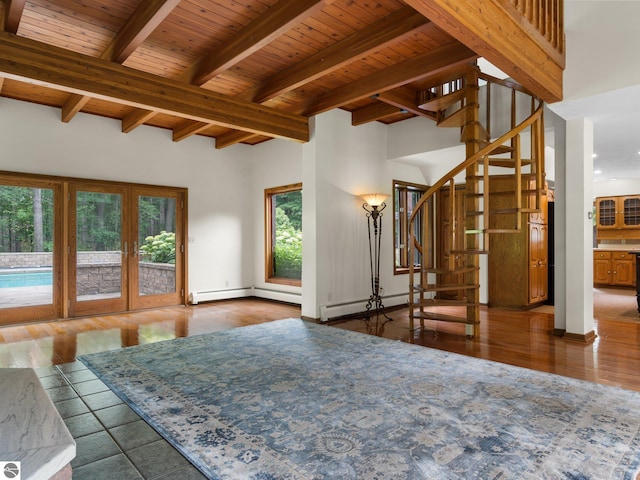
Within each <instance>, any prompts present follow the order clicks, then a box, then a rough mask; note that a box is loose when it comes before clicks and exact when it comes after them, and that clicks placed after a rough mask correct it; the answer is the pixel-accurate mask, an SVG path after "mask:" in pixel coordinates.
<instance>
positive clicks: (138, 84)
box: [0, 32, 309, 142]
mask: <svg viewBox="0 0 640 480" xmlns="http://www.w3.org/2000/svg"><path fill="white" fill-rule="evenodd" d="M0 74H5V75H6V76H7V77H8V78H15V79H17V80H21V81H25V80H26V81H35V82H37V83H40V84H43V85H45V86H51V87H54V88H57V89H62V90H66V91H69V92H72V93H78V94H81V95H90V96H95V97H97V98H102V99H106V100H110V101H115V102H118V103H121V104H125V105H131V106H134V107H139V108H143V109H149V110H154V111H159V112H163V113H168V114H170V115H176V116H179V117H182V118H185V119H191V120H197V121H201V122H205V123H211V124H215V125H221V126H224V127H228V128H235V129H238V130H245V131H249V132H252V133H259V134H262V135H267V136H274V137H281V138H288V139H291V140H296V141H301V142H305V141H308V140H309V124H308V120H307V119H306V118H304V117H302V116H299V115H294V114H290V113H286V112H282V111H279V110H276V109H273V108H269V107H265V106H263V105H257V104H255V103H252V102H247V101H244V100H239V99H235V98H232V97H228V96H226V95H221V94H218V93H215V92H212V91H209V90H204V89H202V88H199V87H195V86H191V85H186V84H183V83H180V82H177V81H175V80H171V79H167V78H163V77H159V76H157V75H152V74H149V73H146V72H141V71H138V70H134V69H131V68H127V67H124V66H122V65H118V64H115V63H112V62H108V61H105V60H102V59H98V58H94V57H88V56H86V55H82V54H79V53H76V52H72V51H70V50H66V49H63V48H59V47H54V46H50V45H46V44H43V43H41V42H37V41H34V40H30V39H27V38H23V37H18V36H16V35H13V34H9V33H5V32H0Z"/></svg>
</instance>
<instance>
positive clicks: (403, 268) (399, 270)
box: [392, 180, 433, 275]
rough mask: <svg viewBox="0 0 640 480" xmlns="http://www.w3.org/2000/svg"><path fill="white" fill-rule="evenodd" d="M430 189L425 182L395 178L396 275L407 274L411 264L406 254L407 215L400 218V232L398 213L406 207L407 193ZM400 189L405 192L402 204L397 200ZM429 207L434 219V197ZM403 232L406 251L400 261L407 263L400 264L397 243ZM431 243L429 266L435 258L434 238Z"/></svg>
mask: <svg viewBox="0 0 640 480" xmlns="http://www.w3.org/2000/svg"><path fill="white" fill-rule="evenodd" d="M428 189H429V186H428V185H423V184H420V183H412V182H405V181H402V180H393V183H392V191H393V274H394V275H405V274H408V273H409V265H408V262H407V259H406V256H407V255H408V253H407V252H408V248H407V246H408V244H409V231H408V225H407V223H408V221H407V218H406V216H400V218H399V220H400V230H401V231H400V232H398V231H397V227H396V225H397V223H398V222H396V215H399V214H400V211H399V209H400V208H406V202H407V197H406V194H407V193H408V192H416V191H419V192H423V194H424V193H425V192H426V191H427V190H428ZM398 191H402V192H404V199H402V198H401V200H400V205H398V204H397V201H396V197H400V195H399V194H398V195H397V193H398ZM428 208H429V215H428V217H429V219H431V221H432V219H433V199H430V200H429V206H428ZM430 231H433V229H432V228H430ZM403 233H404V235H405V237H404V245H405V248H404V251H403V252H401V253H400V256H401V262H400V263H401V264H402V261H403V260H404V263H405V264H406V265H400V266H398V265H397V262H396V260H397V259H396V251H400V247H399V246H398V245H397V239H398V236H399V235H402V234H403ZM429 245H430V247H429V252H428V253H427V255H426V258H428V259H429V263H428V265H427V266H432V263H433V260H432V258H433V255H432V252H433V238H430V241H429ZM414 267H417V268H420V265H415V266H414Z"/></svg>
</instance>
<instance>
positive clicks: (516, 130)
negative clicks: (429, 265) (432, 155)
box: [409, 103, 544, 235]
mask: <svg viewBox="0 0 640 480" xmlns="http://www.w3.org/2000/svg"><path fill="white" fill-rule="evenodd" d="M543 109H544V104H543V103H540V105H539V106H538V108H537V109H536V110H535V111H534V112H533V113H532V114H531V116H529V117H528V118H527V119H525V120H523V121H522V122H521V123H520V124H519V125H516V126H515V127H514V128H512V129H511V130H509V131H508V132H507V133H505V134H504V135H502V136H501V137H499V138H497V139H496V140H494V141H493V142H491V143H489V144H488V145H486V146H485V147H483V148H481V149H480V150H478V151H477V152H476V153H474V154H473V155H471V156H470V157H469V158H467V159H466V160H465V161H464V162H462V163H460V164H458V165H457V166H456V167H454V168H452V169H451V170H449V172H448V173H447V174H446V175H444V176H443V177H442V178H441V179H440V180H438V181H437V182H436V183H434V184H433V185H432V186H431V187H429V188H428V189H427V191H426V192H425V193H424V195H422V197H421V198H420V200H419V201H418V203H417V204H416V205H415V206H414V207H413V213H412V214H411V217H409V223H412V222H413V220H414V217H415V216H416V215H417V214H418V212H419V211H420V209H421V208H422V205H424V202H426V201H427V200H428V199H429V198H431V197H432V196H433V195H434V194H435V193H436V192H437V191H438V190H440V188H442V187H443V186H444V184H445V183H447V182H448V181H449V180H451V178H453V177H455V176H456V175H458V174H459V173H461V172H462V171H464V170H466V169H467V168H469V167H470V166H471V165H473V164H474V163H476V162H477V161H479V160H480V159H482V158H483V157H485V156H486V155H489V154H490V153H491V152H493V151H494V150H495V149H497V148H498V147H500V146H502V145H503V144H504V143H505V142H506V141H507V140H511V139H512V138H513V137H515V136H516V135H519V134H520V133H522V131H524V130H525V129H526V128H527V127H529V126H531V125H532V124H533V123H534V122H535V121H536V120H538V119H539V118H540V117H541V116H542V112H543ZM412 235H413V232H412Z"/></svg>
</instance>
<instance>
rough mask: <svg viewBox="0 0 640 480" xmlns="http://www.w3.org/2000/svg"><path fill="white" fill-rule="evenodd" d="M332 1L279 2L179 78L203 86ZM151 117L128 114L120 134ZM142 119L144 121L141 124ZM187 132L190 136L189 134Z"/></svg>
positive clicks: (189, 128)
mask: <svg viewBox="0 0 640 480" xmlns="http://www.w3.org/2000/svg"><path fill="white" fill-rule="evenodd" d="M331 2H333V0H281V1H280V2H278V3H277V4H275V5H274V6H273V7H271V8H269V9H268V10H267V11H266V12H264V14H262V15H260V16H259V17H257V18H256V19H255V20H254V21H253V22H251V23H249V25H247V26H246V27H245V28H243V29H242V30H241V31H240V33H238V35H236V36H234V37H233V38H232V39H230V40H229V41H228V42H226V43H225V44H224V46H223V47H222V48H221V49H217V50H215V51H213V52H211V53H210V54H208V55H205V56H204V57H202V58H200V59H199V60H198V61H197V62H195V63H194V64H193V65H191V66H190V67H189V68H188V69H187V70H185V71H184V72H183V73H182V75H180V77H179V78H178V79H179V80H180V81H184V82H186V83H189V84H191V85H197V86H201V85H204V84H205V83H207V82H208V81H209V80H211V79H212V78H214V77H215V76H216V75H218V74H220V73H221V72H222V71H224V70H227V69H229V68H231V67H232V66H233V65H235V64H236V63H238V62H240V61H242V60H244V59H245V58H247V57H248V56H249V55H251V54H252V53H254V52H256V51H257V50H259V49H260V48H262V47H264V46H265V45H267V44H268V43H270V42H272V41H273V40H274V39H276V38H278V37H279V36H280V35H282V34H283V33H284V32H286V31H288V30H291V29H292V28H293V27H294V26H295V25H297V24H298V23H300V22H301V21H303V20H304V19H305V18H307V17H309V16H311V15H313V14H314V13H315V12H316V11H318V10H320V9H322V7H324V6H325V5H327V4H329V3H331ZM153 116H154V114H152V113H150V112H147V113H142V112H135V111H134V112H132V113H130V114H129V115H128V118H126V119H124V120H123V128H122V131H123V132H124V131H130V129H133V128H135V127H138V126H140V125H142V124H143V123H144V121H147V120H149V119H150V118H153ZM143 118H144V121H141V119H143ZM125 121H126V123H127V127H126V129H125V126H124V124H125ZM198 123H199V122H196V123H193V124H191V125H186V124H183V125H181V127H180V128H181V132H180V133H178V134H177V135H176V134H175V132H174V139H176V141H179V140H184V139H185V138H188V137H189V136H190V135H194V134H195V133H197V132H198V131H201V130H203V129H204V128H206V127H203V126H202V125H199V124H198ZM188 132H193V133H191V134H189V133H188Z"/></svg>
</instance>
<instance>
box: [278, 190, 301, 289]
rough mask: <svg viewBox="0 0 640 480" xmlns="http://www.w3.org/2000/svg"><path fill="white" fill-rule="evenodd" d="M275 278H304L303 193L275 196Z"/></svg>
mask: <svg viewBox="0 0 640 480" xmlns="http://www.w3.org/2000/svg"><path fill="white" fill-rule="evenodd" d="M275 205H276V215H275V227H276V228H275V245H274V252H273V257H274V262H273V263H274V276H275V277H279V278H291V279H297V280H300V279H301V278H302V191H301V190H297V191H293V192H287V193H282V194H278V195H275Z"/></svg>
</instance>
